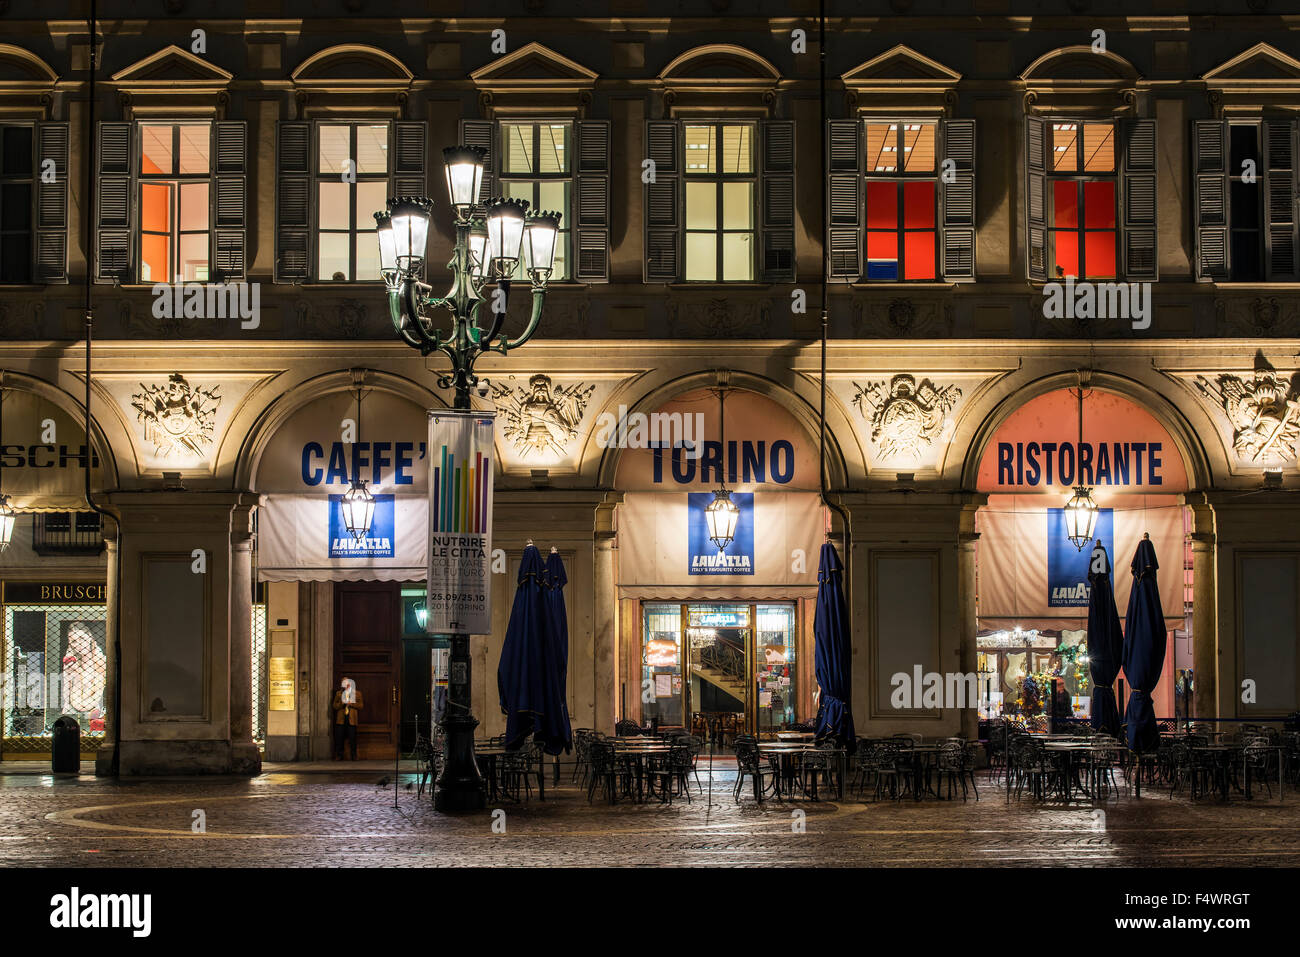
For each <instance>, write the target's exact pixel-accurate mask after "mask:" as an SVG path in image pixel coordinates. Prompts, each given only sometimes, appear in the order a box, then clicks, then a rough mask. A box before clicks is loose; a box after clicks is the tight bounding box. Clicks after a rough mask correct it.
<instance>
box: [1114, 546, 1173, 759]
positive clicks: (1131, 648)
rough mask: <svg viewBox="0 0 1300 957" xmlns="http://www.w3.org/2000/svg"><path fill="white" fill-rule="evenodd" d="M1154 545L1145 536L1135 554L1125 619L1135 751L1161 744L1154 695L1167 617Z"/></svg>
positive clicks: (1130, 720)
mask: <svg viewBox="0 0 1300 957" xmlns="http://www.w3.org/2000/svg"><path fill="white" fill-rule="evenodd" d="M1159 567H1160V565H1159V563H1158V562H1157V561H1156V550H1155V546H1153V545H1152V544H1151V536H1150V535H1143V536H1142V541H1140V542H1138V547H1137V551H1136V552H1134V553H1133V589H1132V591H1130V592H1129V596H1128V614H1127V615H1126V616H1125V617H1124V631H1125V636H1124V675H1125V677H1127V678H1128V683H1129V686H1130V687H1131V688H1132V689H1133V693H1132V694H1131V695H1130V696H1129V699H1128V712H1127V724H1128V746H1129V748H1131V749H1132V750H1134V751H1139V752H1141V751H1151V750H1153V749H1154V748H1155V747H1156V745H1157V744H1158V743H1159V741H1160V729H1159V728H1158V727H1157V725H1156V710H1155V706H1154V705H1153V704H1152V701H1151V693H1152V692H1153V691H1155V690H1156V683H1157V682H1159V681H1160V672H1161V670H1162V669H1163V668H1164V665H1165V642H1166V637H1167V636H1166V634H1165V614H1164V611H1163V610H1162V609H1161V607H1160V590H1159V588H1157V587H1156V569H1157V568H1159Z"/></svg>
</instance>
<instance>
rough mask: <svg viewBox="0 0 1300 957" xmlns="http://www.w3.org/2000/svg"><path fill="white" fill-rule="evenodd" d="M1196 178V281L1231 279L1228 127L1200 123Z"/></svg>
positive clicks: (1197, 126) (1215, 122)
mask: <svg viewBox="0 0 1300 957" xmlns="http://www.w3.org/2000/svg"><path fill="white" fill-rule="evenodd" d="M1194 125H1195V136H1194V138H1193V147H1194V149H1195V153H1196V155H1195V156H1194V157H1193V163H1192V171H1193V172H1192V175H1193V176H1194V177H1195V178H1196V202H1195V207H1194V210H1195V222H1196V278H1197V279H1200V280H1205V281H1208V280H1215V279H1227V278H1228V150H1227V138H1228V137H1227V134H1228V130H1227V124H1226V123H1224V122H1222V121H1221V120H1197V121H1196V123H1195V124H1194Z"/></svg>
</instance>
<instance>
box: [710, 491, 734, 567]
mask: <svg viewBox="0 0 1300 957" xmlns="http://www.w3.org/2000/svg"><path fill="white" fill-rule="evenodd" d="M739 521H740V509H739V508H738V507H737V506H736V503H735V502H733V501H732V500H731V492H730V491H728V490H727V489H725V488H720V489H717V490H716V491H715V492H714V493H713V501H712V502H710V503H709V504H708V505H706V506H705V508H704V522H705V524H706V525H707V526H708V529H709V541H711V542H712V543H713V544H714V545H717V546H718V551H720V552H725V551H726V550H727V546H728V545H730V544H731V543H732V542H733V541H734V540H735V538H736V525H737V523H738V522H739Z"/></svg>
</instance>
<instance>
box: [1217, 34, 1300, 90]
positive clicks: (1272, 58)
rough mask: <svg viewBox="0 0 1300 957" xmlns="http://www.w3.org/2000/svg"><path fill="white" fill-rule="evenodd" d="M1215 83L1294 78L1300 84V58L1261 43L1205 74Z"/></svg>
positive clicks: (1292, 79)
mask: <svg viewBox="0 0 1300 957" xmlns="http://www.w3.org/2000/svg"><path fill="white" fill-rule="evenodd" d="M1202 79H1204V80H1205V81H1206V82H1208V83H1211V84H1214V83H1216V82H1218V83H1225V82H1236V83H1243V82H1249V81H1251V80H1291V81H1293V82H1296V83H1300V60H1296V59H1295V58H1294V57H1291V56H1288V55H1287V54H1285V53H1283V52H1282V51H1281V50H1279V49H1277V48H1276V47H1272V46H1270V45H1269V44H1267V43H1257V44H1255V45H1254V46H1253V47H1251V48H1250V49H1249V50H1245V51H1243V52H1241V53H1238V54H1237V55H1236V56H1235V57H1233V58H1232V59H1231V60H1228V61H1227V62H1226V63H1221V64H1219V65H1218V66H1216V67H1215V68H1214V69H1213V70H1211V71H1210V72H1209V73H1207V74H1205V76H1204V77H1202Z"/></svg>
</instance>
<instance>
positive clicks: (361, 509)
mask: <svg viewBox="0 0 1300 957" xmlns="http://www.w3.org/2000/svg"><path fill="white" fill-rule="evenodd" d="M340 504H341V506H342V508H343V524H344V526H346V527H347V530H348V534H350V535H351V536H352V537H353V538H354V539H356V540H357V541H361V540H362V539H363V538H365V537H366V536H367V535H369V534H370V522H371V520H372V519H373V518H374V516H375V497H374V496H373V495H371V494H370V489H368V488H366V483H365V482H361V481H356V480H354V481H353V482H352V487H351V488H350V489H348V490H347V491H346V492H344V493H343V501H342V503H340Z"/></svg>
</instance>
